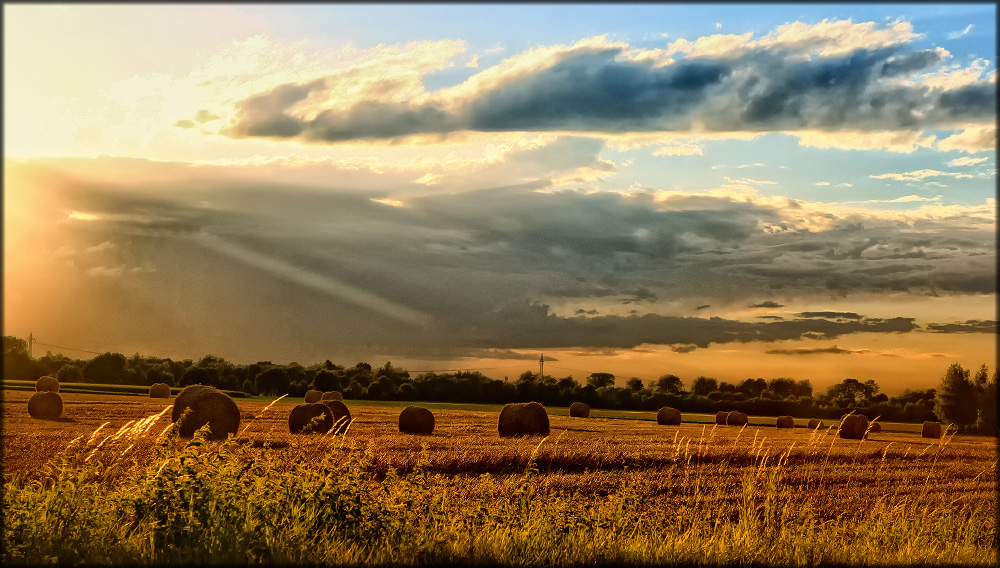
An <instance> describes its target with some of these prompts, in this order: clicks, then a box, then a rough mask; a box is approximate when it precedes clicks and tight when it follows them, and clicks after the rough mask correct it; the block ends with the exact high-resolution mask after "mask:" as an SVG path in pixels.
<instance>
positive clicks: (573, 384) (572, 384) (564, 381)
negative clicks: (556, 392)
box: [556, 376, 580, 391]
mask: <svg viewBox="0 0 1000 568" xmlns="http://www.w3.org/2000/svg"><path fill="white" fill-rule="evenodd" d="M556 385H557V386H558V387H559V388H560V389H567V390H570V391H576V389H578V388H580V383H579V382H577V380H576V379H574V378H573V377H572V376H569V377H563V378H561V379H559V381H557V382H556Z"/></svg>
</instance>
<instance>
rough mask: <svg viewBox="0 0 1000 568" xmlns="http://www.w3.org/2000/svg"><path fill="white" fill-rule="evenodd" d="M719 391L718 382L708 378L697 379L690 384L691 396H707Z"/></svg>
mask: <svg viewBox="0 0 1000 568" xmlns="http://www.w3.org/2000/svg"><path fill="white" fill-rule="evenodd" d="M716 390H719V381H717V380H715V379H712V378H709V377H698V378H697V379H695V380H694V382H693V383H691V392H692V393H693V394H697V395H701V396H708V393H710V392H712V391H716Z"/></svg>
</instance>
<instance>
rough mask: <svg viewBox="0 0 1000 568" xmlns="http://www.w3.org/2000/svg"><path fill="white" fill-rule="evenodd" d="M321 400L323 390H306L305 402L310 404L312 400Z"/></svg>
mask: <svg viewBox="0 0 1000 568" xmlns="http://www.w3.org/2000/svg"><path fill="white" fill-rule="evenodd" d="M321 400H323V391H318V390H307V391H306V404H312V403H314V402H319V401H321Z"/></svg>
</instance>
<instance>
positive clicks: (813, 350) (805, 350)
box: [765, 345, 871, 355]
mask: <svg viewBox="0 0 1000 568" xmlns="http://www.w3.org/2000/svg"><path fill="white" fill-rule="evenodd" d="M870 351H871V350H869V349H843V348H841V347H837V346H836V345H834V346H832V347H800V348H796V349H769V350H767V351H765V353H767V354H768V355H822V354H827V353H831V354H834V355H855V354H863V353H869V352H870Z"/></svg>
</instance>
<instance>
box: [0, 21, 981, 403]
mask: <svg viewBox="0 0 1000 568" xmlns="http://www.w3.org/2000/svg"><path fill="white" fill-rule="evenodd" d="M3 9H4V24H3V25H4V50H3V51H4V71H3V72H4V102H3V104H4V109H3V119H4V120H3V123H4V126H3V128H4V134H3V135H4V335H14V336H17V337H22V338H27V336H28V334H29V333H31V334H32V336H33V337H35V338H37V341H38V343H36V344H35V347H34V352H35V354H36V356H37V355H40V354H44V352H46V351H52V352H53V353H58V352H62V353H64V354H66V355H69V356H72V357H80V358H89V357H91V356H92V355H93V354H94V353H103V352H105V351H114V352H120V353H124V354H126V355H131V354H133V353H140V354H142V355H147V356H161V357H172V358H175V359H185V358H189V359H194V360H197V359H199V358H200V357H202V356H204V355H206V354H213V355H216V356H220V357H224V358H226V359H228V360H230V361H232V362H234V363H252V362H256V361H264V360H267V361H272V362H275V363H282V364H284V363H288V362H292V361H295V362H298V363H300V364H304V365H308V364H312V363H316V362H322V361H324V360H326V359H329V360H332V361H334V362H337V363H340V364H346V365H353V364H354V363H356V362H360V361H365V362H368V363H370V364H373V365H382V364H383V363H385V362H386V361H391V362H392V363H393V365H394V366H396V367H402V368H406V369H409V370H411V371H427V370H458V369H466V370H480V371H482V372H483V373H485V374H487V375H489V376H491V377H494V378H504V377H510V378H511V379H513V378H515V377H517V376H519V375H520V374H521V373H522V372H523V371H526V370H532V371H537V370H538V359H539V357H540V356H541V355H542V354H544V357H545V361H546V364H545V372H546V374H551V375H553V376H556V377H564V376H569V375H572V376H574V377H575V378H577V379H578V380H582V379H584V378H585V377H586V376H587V375H588V374H589V373H591V372H610V373H614V374H615V375H616V376H617V377H618V378H619V380H621V381H623V380H624V379H626V378H628V377H633V376H634V377H639V378H642V379H645V380H653V379H655V378H657V377H659V376H661V375H663V374H667V373H672V374H675V375H677V376H679V377H681V379H682V380H683V381H684V382H685V384H687V385H688V386H690V384H691V382H692V381H693V380H694V379H695V378H696V377H698V376H709V377H715V378H718V379H719V380H727V381H730V382H738V381H741V380H743V379H746V378H757V377H761V378H765V379H771V378H777V377H791V378H795V379H797V380H801V379H808V380H810V381H812V383H813V385H814V387H816V388H817V389H822V388H825V386H828V385H830V384H833V383H835V382H840V381H841V380H843V379H845V378H855V379H858V380H869V379H874V380H876V381H877V382H878V383H879V384H880V385H881V386H882V390H883V391H884V392H887V393H890V394H893V393H899V392H901V391H902V390H904V389H907V388H933V387H935V386H937V384H938V383H939V382H940V379H941V377H942V376H943V374H944V372H945V370H947V368H948V366H949V365H950V364H952V363H956V362H957V363H961V364H962V365H963V366H965V367H966V368H973V369H978V367H979V366H980V365H982V364H987V365H988V366H989V367H990V368H991V369H993V368H995V367H996V363H997V355H996V319H997V317H996V278H995V277H996V243H997V240H996V235H997V232H996V230H997V229H996V213H997V209H996V56H997V54H996V6H995V4H993V3H980V4H951V3H949V4H944V3H942V4H926V3H923V4H912V5H910V4H896V3H892V4H863V5H858V4H822V3H821V4H801V5H798V4H724V5H712V4H700V3H699V4H688V5H685V4H669V3H665V4H635V5H623V4H589V3H588V4H579V5H573V4H551V5H529V4H466V5H447V4H412V5H392V4H376V5H371V4H307V5H277V4H274V5H271V4H246V5H241V4H220V5H196V4H183V5H164V4H136V5H128V4H125V5H122V4H104V5H101V4H93V5H87V4H69V5H58V4H40V5H32V4H17V3H6V4H4V8H3Z"/></svg>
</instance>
